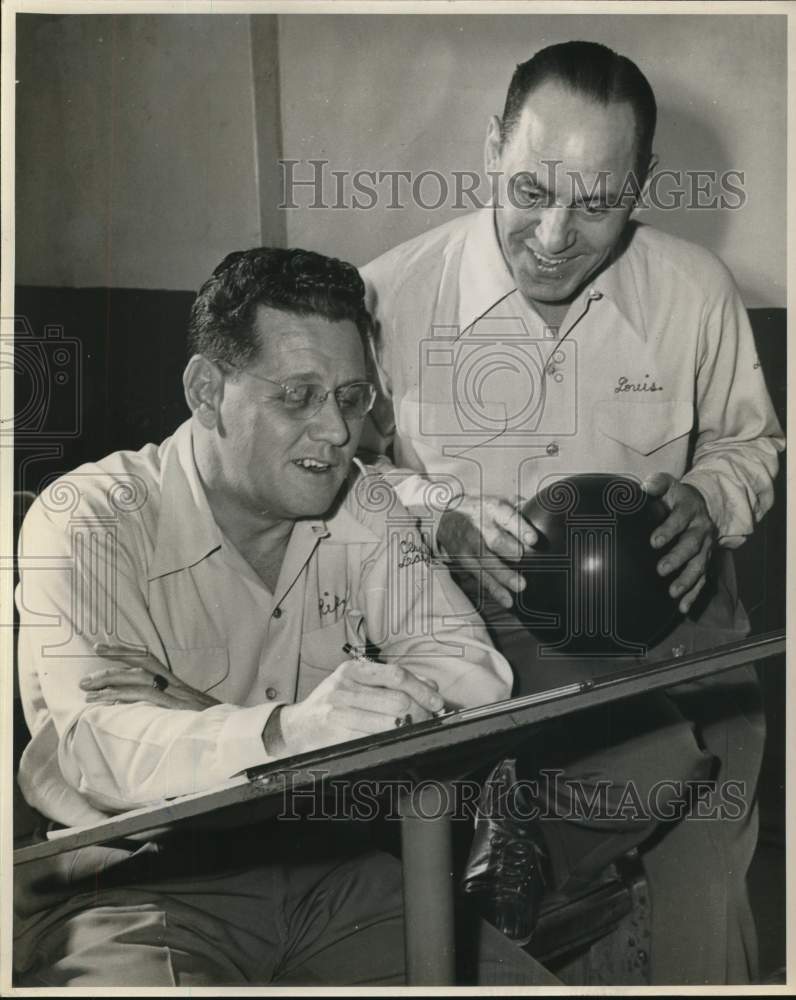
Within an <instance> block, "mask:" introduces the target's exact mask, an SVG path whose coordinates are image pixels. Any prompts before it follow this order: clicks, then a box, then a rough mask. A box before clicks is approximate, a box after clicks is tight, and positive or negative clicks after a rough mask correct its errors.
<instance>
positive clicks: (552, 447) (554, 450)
mask: <svg viewBox="0 0 796 1000" xmlns="http://www.w3.org/2000/svg"><path fill="white" fill-rule="evenodd" d="M545 451H546V452H547V454H548V455H557V454H558V445H557V444H556V443H555V441H551V442H550V444H549V445H548V446H547V447H546V448H545Z"/></svg>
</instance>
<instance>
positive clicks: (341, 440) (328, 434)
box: [309, 392, 351, 447]
mask: <svg viewBox="0 0 796 1000" xmlns="http://www.w3.org/2000/svg"><path fill="white" fill-rule="evenodd" d="M309 432H310V437H311V438H313V439H314V440H316V441H328V442H329V443H330V444H334V445H337V446H338V447H339V446H342V445H344V444H345V443H346V442H347V441H348V439H349V437H350V436H351V432H350V430H349V429H348V424H347V423H346V422H345V420H344V419H343V415H342V413H341V412H340V407H339V406H338V405H337V400H336V399H335V396H334V393H333V392H330V393H329V395H328V396H327V397H326V399H325V400H324V401H323V403H322V404H321V408H320V409H319V410H318V412H317V413H316V414H315V416H314V417H313V418H312V420H311V421H310V427H309Z"/></svg>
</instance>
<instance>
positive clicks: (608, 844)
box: [458, 580, 765, 984]
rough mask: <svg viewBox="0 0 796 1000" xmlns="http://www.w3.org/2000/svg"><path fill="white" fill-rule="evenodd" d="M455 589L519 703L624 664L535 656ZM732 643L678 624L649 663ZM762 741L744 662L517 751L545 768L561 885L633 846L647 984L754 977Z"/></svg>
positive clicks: (505, 619) (512, 625)
mask: <svg viewBox="0 0 796 1000" xmlns="http://www.w3.org/2000/svg"><path fill="white" fill-rule="evenodd" d="M458 582H459V583H460V585H461V586H462V587H463V589H464V590H465V592H468V594H469V596H470V598H471V600H473V603H474V604H475V605H476V607H478V609H479V611H480V613H481V615H482V617H483V618H484V620H485V622H486V624H487V627H488V629H489V632H490V635H491V636H492V639H493V641H494V643H495V645H496V646H497V648H498V649H499V650H500V651H501V652H502V653H503V655H504V656H505V657H506V659H507V660H508V661H509V663H511V665H512V667H513V669H514V672H515V677H516V685H515V691H514V694H515V695H519V694H531V693H535V692H538V691H543V690H549V689H551V688H556V687H560V686H563V685H565V684H569V683H572V682H575V681H583V680H585V679H589V678H592V677H599V675H600V674H601V673H614V672H616V671H617V670H621V669H622V666H623V663H622V661H621V660H613V661H602V662H600V661H595V660H591V659H587V658H578V659H567V658H564V657H559V656H544V655H542V654H541V651H540V648H539V646H540V643H539V642H538V640H536V639H535V638H534V637H533V636H532V635H531V633H530V632H529V631H528V629H527V628H526V627H525V626H524V625H522V624H521V623H520V622H518V621H517V619H516V618H515V617H514V615H513V613H512V612H511V611H507V610H505V609H504V608H502V607H500V606H499V605H498V604H497V603H496V602H494V601H492V600H490V599H489V598H488V597H487V598H483V597H482V595H481V594H474V593H473V587H472V585H471V584H470V583H469V582H468V581H467V580H460V581H458ZM738 637H739V636H738V635H737V634H735V633H733V631H732V630H731V629H721V628H712V627H706V626H704V625H694V626H692V625H691V624H690V623H688V622H684V623H683V624H682V625H681V626H680V627H679V628H678V630H677V632H676V633H675V634H674V635H673V636H671V637H670V638H669V640H668V642H667V643H666V644H664V645H662V646H660V647H659V648H657V649H655V650H652V651H650V654H649V656H648V659H649V660H650V661H653V660H656V659H657V660H660V659H664V658H667V657H668V656H671V655H672V651H673V649H678V650H680V651H685V652H691V651H692V650H697V649H700V648H709V647H710V646H715V645H720V644H722V643H724V642H728V641H730V640H731V639H732V638H738ZM636 665H638V664H637V663H634V662H633V661H631V662H630V663H629V664H628V666H636ZM764 741H765V721H764V716H763V711H762V700H761V696H760V690H759V684H758V681H757V676H756V673H755V670H754V668H753V667H751V666H749V667H743V668H740V669H737V670H733V671H729V672H727V673H724V674H717V675H714V676H712V677H708V678H705V679H704V680H701V681H697V682H693V683H689V684H681V685H678V686H676V687H673V688H669V689H667V690H666V691H661V692H654V693H652V694H649V695H643V696H640V697H634V698H631V699H628V700H625V701H622V702H615V703H613V704H611V705H608V706H602V707H599V708H595V709H589V710H586V711H582V712H577V713H573V714H572V715H569V716H566V717H565V718H564V719H562V720H560V721H559V722H558V723H557V724H556V725H555V726H553V727H552V728H550V729H544V730H543V731H542V732H540V734H539V736H538V738H534V739H532V740H530V741H529V743H528V744H527V746H526V747H524V748H523V749H522V751H521V752H520V753H519V754H518V757H519V767H520V770H521V776H522V777H525V778H537V779H538V778H539V777H540V776H543V775H544V773H545V772H547V774H548V778H547V779H546V780H539V781H538V787H539V803H538V804H539V807H540V812H541V814H542V816H543V818H542V820H541V821H540V822H541V827H540V828H541V830H542V831H543V833H544V837H545V842H546V845H547V846H548V848H549V851H550V856H551V861H552V864H553V870H554V875H555V878H556V882H557V884H558V885H559V886H563V887H566V886H567V885H568V886H569V887H570V888H577V886H578V884H579V883H581V882H583V881H588V880H589V879H590V878H591V877H593V876H594V875H595V874H596V873H598V872H599V871H600V870H602V869H603V868H604V867H605V866H606V865H607V864H608V863H610V862H611V861H613V860H615V859H617V858H618V857H620V856H621V855H622V854H624V853H625V852H626V851H628V850H629V849H631V848H633V847H640V848H641V849H642V852H643V859H644V864H645V867H646V870H647V874H648V878H649V881H650V892H651V899H652V904H653V905H652V910H653V916H652V919H653V944H652V951H651V973H652V977H653V978H652V981H653V983H671V984H688V983H693V984H702V983H741V984H742V983H747V982H749V981H750V980H751V981H753V980H754V978H755V976H756V975H757V944H756V936H755V929H754V921H753V917H752V913H751V908H750V906H749V900H748V894H747V890H746V873H747V871H748V868H749V865H750V863H751V860H752V856H753V854H754V849H755V845H756V841H757V825H758V820H757V806H756V789H757V780H758V776H759V773H760V765H761V762H762V754H763V744H764ZM551 774H555V775H557V779H556V780H553V779H552V778H551V777H550V775H551ZM706 779H710V785H706V784H704V782H705V780H706ZM700 783H702V784H700ZM681 790H685V791H686V792H687V794H686V795H685V796H683V795H682V794H681ZM728 797H729V798H730V799H731V801H730V802H729V804H728V802H727V801H726V800H727V799H728ZM589 802H591V803H595V802H596V803H597V808H596V809H594V808H592V809H589V808H588V803H589ZM584 803H585V804H586V807H585V808H584ZM639 803H640V804H641V807H642V808H641V809H640V808H639ZM648 806H650V807H651V808H646V807H648Z"/></svg>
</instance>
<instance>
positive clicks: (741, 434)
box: [362, 209, 784, 548]
mask: <svg viewBox="0 0 796 1000" xmlns="http://www.w3.org/2000/svg"><path fill="white" fill-rule="evenodd" d="M626 236H627V239H626V241H625V242H624V243H623V244H622V246H621V247H620V248H618V250H617V251H616V252H615V254H614V257H613V259H612V260H611V262H610V263H609V265H608V266H607V267H606V268H605V269H604V270H603V271H602V272H601V273H599V274H598V275H597V276H596V277H595V278H594V280H593V281H592V282H591V283H590V284H589V285H588V286H587V287H586V288H584V289H583V291H582V292H581V293H580V295H579V296H578V297H577V299H576V300H575V301H574V302H573V303H572V305H571V307H570V309H569V312H568V314H567V316H566V318H565V320H564V322H563V323H562V325H561V327H560V328H559V329H558V330H554V329H551V328H549V327H546V325H545V323H544V322H543V320H542V319H541V318H540V316H539V315H538V314H537V313H536V312H535V311H534V310H533V309H532V308H531V306H530V305H529V304H528V302H527V301H526V300H525V299H524V297H523V296H522V294H521V293H520V292H519V290H518V289H517V287H516V285H515V283H514V279H513V278H512V276H511V273H510V271H509V269H508V267H507V266H506V264H505V261H504V259H503V256H502V253H501V251H500V247H499V244H498V242H497V237H496V235H495V230H494V224H493V211H492V209H484V210H482V211H480V212H476V213H472V214H470V215H468V216H465V217H463V218H460V219H457V220H454V221H453V222H451V223H448V224H446V225H444V226H440V227H438V228H437V229H434V230H432V231H431V232H429V233H426V234H423V235H422V236H419V237H417V238H416V239H414V240H410V241H409V242H407V243H404V244H402V245H401V246H398V247H396V248H394V249H393V250H390V251H389V252H387V253H386V254H384V255H383V256H381V257H379V258H378V259H377V260H375V261H373V262H371V263H370V264H368V265H367V266H366V267H365V268H364V269H363V271H362V276H363V278H364V280H365V282H366V285H367V286H368V295H369V305H370V308H371V311H372V312H373V314H374V317H375V318H376V320H377V335H378V340H379V348H378V353H379V363H380V367H381V374H382V378H383V383H384V389H385V397H386V398H385V399H384V400H381V401H380V402H379V403H378V404H377V408H376V410H375V412H374V416H375V419H376V421H377V422H378V427H379V430H380V431H381V434H382V437H381V440H380V441H378V440H377V442H376V443H375V448H376V449H378V448H381V449H382V450H384V449H385V448H386V446H387V444H388V443H389V442H390V441H392V445H393V449H394V459H395V464H396V466H397V467H398V471H397V472H396V473H394V474H393V475H392V477H391V482H393V483H395V484H396V487H397V489H398V491H399V494H400V496H401V499H402V500H403V502H404V503H405V504H407V505H408V506H411V507H412V508H413V509H415V508H420V507H422V496H423V493H421V491H424V492H426V493H427V490H428V479H429V478H431V479H435V480H440V481H442V482H444V483H445V484H447V487H448V489H449V492H450V494H451V495H455V494H456V493H459V492H467V493H472V494H478V495H481V494H497V495H500V496H503V497H505V498H507V499H509V500H512V501H513V500H515V499H517V498H528V497H531V496H533V495H534V494H535V493H536V492H537V491H538V490H539V489H540V488H541V487H542V486H544V485H545V484H546V483H547V482H549V481H550V480H551V479H557V478H561V477H563V476H566V475H569V474H572V473H580V472H624V473H630V474H634V475H636V476H638V477H639V478H640V479H643V478H644V477H645V476H647V475H648V474H650V473H653V472H668V473H670V474H671V475H673V476H675V477H677V478H678V479H682V480H683V481H684V482H687V483H690V484H691V485H693V486H695V487H696V488H698V489H699V490H700V492H701V493H702V494H703V496H704V497H705V500H706V502H707V506H708V511H709V513H710V516H711V517H712V519H713V521H714V523H715V524H716V526H717V529H718V534H719V541H720V543H721V544H722V545H724V546H727V547H730V548H733V547H736V546H737V545H740V544H741V542H742V541H743V540H744V538H745V536H747V535H749V534H750V533H751V532H752V530H753V528H754V525H755V523H756V522H757V521H758V520H759V519H760V518H761V517H762V516H763V514H764V513H765V512H766V510H768V509H769V507H770V506H771V504H772V502H773V498H774V495H773V479H774V476H775V474H776V471H777V466H778V458H777V453H778V452H779V451H781V450H782V448H783V447H784V438H783V436H782V431H781V428H780V427H779V424H778V422H777V419H776V416H775V414H774V410H773V408H772V405H771V401H770V398H769V395H768V392H767V390H766V386H765V382H764V379H763V373H762V369H761V368H760V364H759V361H758V359H757V355H756V352H755V346H754V339H753V336H752V332H751V329H750V326H749V321H748V317H747V313H746V309H745V308H744V305H743V303H742V301H741V298H740V295H739V293H738V291H737V289H736V287H735V285H734V283H733V280H732V278H731V276H730V274H729V272H728V271H727V269H726V268H725V267H724V265H723V264H722V263H721V262H720V261H719V260H718V259H717V258H716V257H714V256H713V255H712V254H710V253H709V252H708V251H706V250H704V249H702V248H700V247H698V246H695V245H694V244H691V243H688V242H686V241H685V240H681V239H678V238H676V237H674V236H669V235H666V234H664V233H662V232H659V231H657V230H655V229H652V228H651V227H648V226H642V225H637V224H635V223H633V224H631V225H630V226H629V227H628V231H627V234H626ZM385 467H386V466H385ZM413 473H415V474H413ZM416 473H421V474H422V475H421V476H418V475H417V474H416ZM437 512H438V511H437Z"/></svg>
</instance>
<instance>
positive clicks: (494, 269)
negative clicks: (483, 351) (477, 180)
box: [457, 205, 517, 333]
mask: <svg viewBox="0 0 796 1000" xmlns="http://www.w3.org/2000/svg"><path fill="white" fill-rule="evenodd" d="M516 287H517V285H516V283H515V281H514V278H513V277H512V274H511V271H509V269H508V266H507V265H506V262H505V260H504V259H503V251H502V250H501V249H500V244H499V243H498V238H497V234H496V232H495V210H494V208H493V207H492V206H491V205H487V206H486V207H485V208H481V209H479V210H478V211H477V212H474V213H473V219H472V224H471V225H470V227H469V228H468V230H467V234H466V236H465V239H464V247H463V249H462V257H461V264H460V267H459V315H458V317H457V323H458V326H459V331H460V333H463V332H464V331H465V330H466V329H467V328H468V327H470V326H472V324H473V323H474V322H475V321H476V320H477V319H480V317H481V316H483V315H484V314H485V313H488V312H489V310H490V309H491V308H492V307H493V306H494V305H495V304H496V303H498V302H499V301H500V300H501V299H504V298H505V297H506V296H507V295H510V294H511V293H512V292H513V291H514V289H515V288H516Z"/></svg>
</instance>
